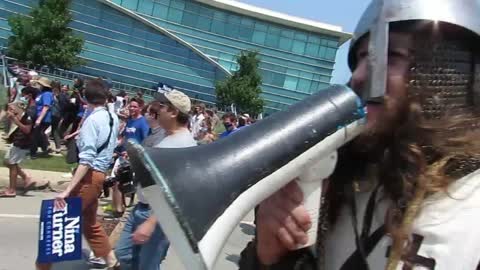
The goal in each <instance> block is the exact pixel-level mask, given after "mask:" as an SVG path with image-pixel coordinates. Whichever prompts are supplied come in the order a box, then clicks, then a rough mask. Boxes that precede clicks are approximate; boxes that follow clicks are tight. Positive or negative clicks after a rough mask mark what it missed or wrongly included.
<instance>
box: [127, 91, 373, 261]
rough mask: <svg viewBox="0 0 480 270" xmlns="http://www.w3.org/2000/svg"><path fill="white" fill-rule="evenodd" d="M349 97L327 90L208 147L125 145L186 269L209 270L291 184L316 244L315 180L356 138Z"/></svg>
mask: <svg viewBox="0 0 480 270" xmlns="http://www.w3.org/2000/svg"><path fill="white" fill-rule="evenodd" d="M365 117H366V115H365V111H364V109H363V107H362V104H361V101H360V100H359V98H358V97H357V95H355V93H354V92H353V91H352V90H350V89H349V88H347V87H345V86H339V85H336V86H332V87H330V88H327V89H324V90H321V91H319V92H318V93H315V94H314V95H312V96H310V97H309V98H307V99H305V100H303V101H301V102H299V103H297V104H295V105H292V106H291V107H290V108H289V109H288V110H286V111H283V112H278V113H275V114H274V115H272V116H270V117H268V118H266V119H263V120H261V121H259V122H257V123H255V124H253V125H251V126H249V127H246V128H243V129H242V130H239V131H237V132H235V133H233V134H232V135H230V136H229V137H227V138H225V139H221V140H219V141H217V142H215V143H213V144H209V145H202V146H198V147H191V148H181V149H167V148H163V149H154V148H143V147H141V146H140V145H138V144H134V143H131V144H129V146H128V153H129V157H130V162H131V165H132V168H133V171H134V174H135V176H134V178H135V181H136V182H138V183H139V184H140V185H141V187H142V191H143V193H144V195H145V197H146V198H147V200H148V201H149V204H150V205H151V207H152V209H153V211H154V213H155V216H156V217H157V219H158V222H159V223H160V225H161V227H162V229H163V231H164V232H165V233H166V235H167V237H168V238H169V240H170V242H171V244H172V246H173V247H174V248H175V250H176V251H177V253H178V255H179V257H180V259H181V261H182V262H183V264H184V265H185V267H186V269H189V270H211V269H213V267H214V265H215V262H216V259H217V257H218V255H219V254H220V252H221V250H222V248H223V246H224V244H225V242H226V240H227V239H228V236H229V235H230V234H231V233H232V231H233V230H234V229H235V227H236V226H237V225H238V224H239V222H240V221H241V220H242V218H243V217H244V216H245V215H246V214H247V213H248V212H250V211H251V210H252V209H253V208H254V207H255V206H257V205H258V204H259V203H260V202H262V201H263V200H265V199H266V198H268V197H269V196H270V195H272V194H273V193H275V192H276V191H278V190H279V189H281V188H282V187H284V186H285V185H286V184H288V183H289V182H291V181H292V180H293V179H298V180H297V181H298V183H299V185H300V187H301V189H302V191H303V192H304V200H305V206H306V207H307V209H308V211H309V213H310V214H311V219H312V221H314V223H313V225H312V229H311V230H310V231H309V232H308V234H309V243H308V244H307V245H312V244H313V243H314V242H315V241H316V234H317V221H318V215H319V209H320V198H321V193H322V191H321V187H322V181H323V180H324V179H326V178H327V177H328V176H330V175H331V174H332V173H333V170H334V169H335V166H336V162H337V149H338V148H340V147H341V146H343V145H344V144H346V143H347V142H349V141H350V140H351V139H353V138H355V137H356V136H357V135H358V134H360V133H361V132H362V131H363V129H364V126H365V122H366V120H365Z"/></svg>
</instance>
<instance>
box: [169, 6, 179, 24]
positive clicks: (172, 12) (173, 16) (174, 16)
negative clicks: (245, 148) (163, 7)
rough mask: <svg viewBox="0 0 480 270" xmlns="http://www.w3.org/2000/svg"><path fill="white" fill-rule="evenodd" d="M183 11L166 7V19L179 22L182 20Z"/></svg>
mask: <svg viewBox="0 0 480 270" xmlns="http://www.w3.org/2000/svg"><path fill="white" fill-rule="evenodd" d="M182 18H183V12H182V11H181V10H178V9H175V8H169V9H168V20H169V21H171V22H176V23H180V22H182Z"/></svg>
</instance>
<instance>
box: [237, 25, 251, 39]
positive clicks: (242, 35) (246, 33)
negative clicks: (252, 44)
mask: <svg viewBox="0 0 480 270" xmlns="http://www.w3.org/2000/svg"><path fill="white" fill-rule="evenodd" d="M252 37H253V29H252V28H249V27H244V26H240V29H239V33H238V38H239V39H241V40H245V41H251V40H252Z"/></svg>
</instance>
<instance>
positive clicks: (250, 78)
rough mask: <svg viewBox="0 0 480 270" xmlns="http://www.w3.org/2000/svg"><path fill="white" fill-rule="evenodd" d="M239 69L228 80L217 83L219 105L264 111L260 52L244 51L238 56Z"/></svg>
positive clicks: (241, 110)
mask: <svg viewBox="0 0 480 270" xmlns="http://www.w3.org/2000/svg"><path fill="white" fill-rule="evenodd" d="M237 63H238V65H239V69H238V70H237V71H235V72H234V73H233V75H232V76H231V77H229V78H227V79H226V80H224V81H222V82H219V83H217V85H216V87H215V92H216V94H217V105H218V106H219V107H220V108H222V107H225V106H230V105H231V104H234V105H235V106H236V108H237V110H238V111H240V112H242V113H249V114H250V115H258V114H260V113H261V112H263V105H264V100H263V99H262V97H261V96H260V94H261V93H262V89H261V88H260V85H261V84H262V77H261V76H260V74H259V72H258V65H259V63H260V60H259V59H258V52H253V51H242V52H241V53H240V55H238V56H237Z"/></svg>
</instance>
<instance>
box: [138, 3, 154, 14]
mask: <svg viewBox="0 0 480 270" xmlns="http://www.w3.org/2000/svg"><path fill="white" fill-rule="evenodd" d="M138 12H140V13H142V14H147V15H152V12H153V2H152V1H151V0H139V1H138Z"/></svg>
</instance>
